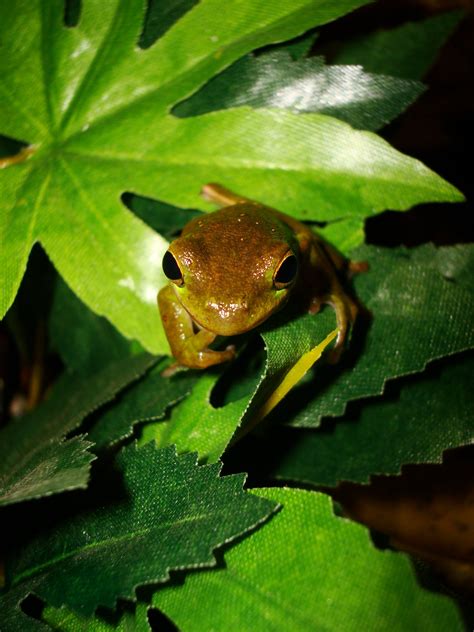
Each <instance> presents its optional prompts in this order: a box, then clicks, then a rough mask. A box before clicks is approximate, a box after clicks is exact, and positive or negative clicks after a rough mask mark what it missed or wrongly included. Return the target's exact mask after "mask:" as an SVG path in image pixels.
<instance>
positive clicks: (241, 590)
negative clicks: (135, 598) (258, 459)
mask: <svg viewBox="0 0 474 632" xmlns="http://www.w3.org/2000/svg"><path fill="white" fill-rule="evenodd" d="M258 492H259V494H261V495H263V496H265V497H266V498H269V499H273V500H275V501H278V502H280V503H281V504H282V505H283V508H282V510H281V511H280V512H279V513H278V514H277V515H276V516H275V517H274V518H273V519H272V521H271V522H270V523H269V524H268V525H267V526H266V527H265V528H264V529H262V530H260V531H258V532H257V533H255V534H254V535H253V536H252V537H251V538H249V539H247V540H245V541H243V542H241V543H239V544H237V545H236V546H235V547H234V548H233V549H232V550H230V551H227V552H226V553H225V563H224V564H222V565H221V567H220V568H218V569H216V570H213V571H212V572H206V571H204V572H198V573H193V574H192V575H188V576H187V577H186V579H185V581H184V584H183V585H174V586H173V585H169V587H163V588H162V589H160V590H158V591H157V592H156V593H155V595H154V597H153V605H154V606H156V607H158V608H160V609H161V610H163V611H164V612H165V614H166V615H167V616H168V617H170V618H171V619H172V620H173V622H174V623H175V624H176V625H177V626H178V627H179V629H180V630H182V632H191V631H193V632H194V631H196V632H197V631H200V630H202V631H207V630H211V629H213V630H224V629H225V630H229V631H233V630H235V631H237V630H239V631H240V630H243V629H244V630H256V631H259V630H262V631H265V632H266V631H267V630H272V631H275V632H276V631H278V630H282V631H283V630H284V631H285V632H286V631H296V630H301V631H302V632H303V631H304V632H306V631H307V630H327V631H331V630H334V631H336V630H347V631H356V630H360V626H361V621H363V622H364V627H365V629H368V630H374V631H376V630H380V631H382V630H387V629H390V630H400V632H401V631H405V630H410V629H416V628H417V627H418V626H419V624H420V622H422V624H423V627H425V626H426V627H427V628H428V629H430V630H440V631H442V630H448V629H449V630H462V629H464V628H463V625H462V622H461V618H460V616H459V613H458V612H457V611H456V608H455V606H454V604H453V603H452V602H451V601H450V600H449V599H448V598H446V597H443V596H440V595H435V594H430V593H429V592H427V591H426V590H425V589H423V588H421V587H420V586H419V585H418V584H417V582H416V579H415V576H414V573H413V570H412V568H411V566H410V563H409V561H408V559H407V558H406V557H405V556H402V555H401V554H399V553H394V552H392V551H378V550H376V549H375V548H374V546H373V545H372V543H371V542H370V539H369V537H368V533H367V531H366V530H365V529H364V528H363V527H361V526H360V525H357V524H354V523H352V522H349V521H347V520H344V519H342V518H336V517H335V516H334V514H333V512H332V506H331V500H330V499H329V498H328V497H327V496H324V495H323V494H316V493H312V492H306V491H301V490H294V489H284V488H283V489H276V488H273V489H259V490H258ZM355 551H356V552H357V554H354V552H355ZM209 603H212V608H210V607H209Z"/></svg>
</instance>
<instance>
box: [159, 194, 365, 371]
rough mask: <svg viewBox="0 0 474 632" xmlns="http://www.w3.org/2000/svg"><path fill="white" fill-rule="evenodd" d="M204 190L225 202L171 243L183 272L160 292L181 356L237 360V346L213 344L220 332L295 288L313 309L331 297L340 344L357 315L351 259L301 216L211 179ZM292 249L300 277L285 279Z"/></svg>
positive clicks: (202, 361)
mask: <svg viewBox="0 0 474 632" xmlns="http://www.w3.org/2000/svg"><path fill="white" fill-rule="evenodd" d="M203 195H204V196H205V197H206V198H207V199H209V200H212V201H213V202H216V203H218V204H219V205H220V206H221V207H223V208H221V209H220V210H218V211H215V212H214V213H210V214H208V215H202V216H200V217H197V218H195V219H193V220H192V221H190V222H189V223H188V224H186V226H185V227H184V229H183V231H182V233H181V235H180V237H178V238H177V239H176V240H175V241H173V242H172V243H171V244H170V246H169V249H168V253H170V254H171V255H172V256H170V254H167V255H165V257H168V259H171V260H172V263H173V266H175V267H174V268H173V269H174V270H176V271H177V273H176V274H174V275H173V274H172V275H171V276H172V277H173V278H172V280H170V283H169V284H168V285H167V286H165V287H163V288H162V289H161V290H160V292H159V293H158V306H159V310H160V314H161V319H162V321H163V327H164V329H165V333H166V336H167V338H168V341H169V344H170V347H171V351H172V353H173V355H174V357H175V358H176V360H177V362H178V363H179V364H180V365H183V366H187V367H190V368H199V369H204V368H206V367H209V366H212V365H214V364H220V363H221V362H225V361H227V360H231V359H232V358H233V357H234V355H235V350H234V347H231V346H229V347H227V348H226V349H225V350H223V351H215V350H213V349H210V348H209V345H210V344H212V342H213V341H214V340H215V338H216V337H217V336H233V335H235V334H241V333H244V332H246V331H248V330H250V329H253V328H254V327H256V326H257V325H259V324H260V323H262V322H263V321H264V320H266V319H267V318H268V317H269V316H271V315H272V314H273V313H275V312H276V311H277V310H278V309H280V308H281V307H282V306H283V305H284V304H285V303H286V302H287V301H288V299H289V297H290V296H295V295H297V296H298V300H300V301H304V302H305V303H306V307H307V309H308V311H310V312H311V313H315V312H317V311H318V310H319V308H320V306H321V305H322V304H323V303H328V304H330V305H332V307H333V308H334V309H335V311H336V316H337V323H338V327H339V332H338V338H337V342H336V353H337V351H340V350H341V348H342V345H343V343H344V339H345V337H346V334H347V329H348V326H349V324H350V323H352V322H353V321H354V320H355V317H356V315H357V305H356V303H355V302H354V301H353V299H352V298H351V297H350V296H348V295H347V294H346V293H345V291H344V289H343V288H342V285H341V283H340V281H339V278H338V274H337V271H338V270H341V269H342V268H343V267H344V265H345V263H346V261H345V260H344V259H343V258H342V257H341V255H339V253H337V252H336V251H335V250H334V249H333V248H332V247H331V246H329V245H328V244H327V243H326V242H324V241H323V240H322V239H321V237H319V236H318V235H316V234H315V233H313V231H312V230H311V229H310V228H308V227H307V226H305V225H304V224H302V223H301V222H299V221H297V220H296V219H294V218H292V217H289V216H287V215H285V214H284V213H280V212H279V211H277V210H275V209H272V208H270V207H267V206H264V205H262V204H260V203H258V202H253V201H252V200H248V199H246V198H242V197H240V196H238V195H235V194H234V193H232V192H231V191H228V190H227V189H224V187H221V186H220V185H217V184H208V185H206V186H205V187H204V188H203ZM292 256H294V257H296V260H297V266H296V265H295V266H294V271H295V274H294V278H293V279H290V282H287V281H288V278H285V279H284V281H286V282H285V283H279V282H278V274H279V272H278V271H279V270H280V266H281V264H282V262H283V261H284V260H285V259H287V258H288V257H292ZM173 258H174V261H173ZM292 262H293V263H295V264H296V262H295V261H294V259H293V260H292ZM176 265H177V267H176ZM289 267H290V268H291V267H292V266H291V265H290V266H289ZM178 268H179V270H178ZM164 269H165V272H166V266H164ZM282 269H283V268H282ZM172 271H173V270H172ZM168 273H169V270H168ZM287 276H288V273H287ZM290 276H291V271H290ZM174 277H176V278H174Z"/></svg>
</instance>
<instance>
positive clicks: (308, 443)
mask: <svg viewBox="0 0 474 632" xmlns="http://www.w3.org/2000/svg"><path fill="white" fill-rule="evenodd" d="M473 373H474V357H473V356H472V355H470V356H467V357H465V358H464V359H461V360H457V361H456V362H455V363H450V364H448V365H447V366H446V368H444V369H443V371H442V372H441V375H439V372H438V371H431V372H430V374H429V375H427V376H425V375H422V376H420V377H417V379H416V380H412V381H411V382H409V383H408V384H407V385H406V386H404V387H403V388H402V389H401V391H400V393H399V394H398V395H392V396H391V397H389V398H387V397H384V399H380V400H374V401H371V402H367V403H366V404H365V405H363V406H362V408H361V410H360V411H359V414H348V415H346V416H345V417H344V418H343V419H338V420H337V423H336V424H334V423H328V424H323V426H322V427H321V428H319V429H318V430H300V429H281V430H276V431H275V433H276V437H275V434H274V435H273V440H275V438H276V441H277V443H278V444H279V445H280V447H281V449H280V450H279V454H280V455H281V459H280V460H279V463H278V466H277V467H276V469H275V471H274V474H275V475H276V476H277V477H278V478H283V479H286V480H289V479H291V480H297V481H305V482H306V483H312V484H314V485H336V484H337V483H338V482H339V481H343V480H348V481H356V482H359V483H367V482H368V481H369V479H370V476H371V475H372V474H398V473H399V472H400V470H401V467H402V465H405V464H407V463H441V461H442V456H443V452H444V451H445V450H447V449H449V448H456V447H459V446H462V445H467V444H471V443H472V442H473V441H474V421H473V418H472V408H473V404H474V396H473V391H472V375H473Z"/></svg>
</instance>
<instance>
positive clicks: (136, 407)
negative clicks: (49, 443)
mask: <svg viewBox="0 0 474 632" xmlns="http://www.w3.org/2000/svg"><path fill="white" fill-rule="evenodd" d="M167 364H168V363H166V362H160V363H159V364H158V365H157V366H156V367H155V368H154V369H153V370H152V371H150V372H149V373H148V375H146V376H145V377H144V378H143V379H141V380H140V381H139V382H137V383H136V384H132V386H130V387H129V388H128V389H127V390H126V391H124V392H123V393H122V394H121V395H120V397H119V398H118V400H117V401H116V402H112V403H111V405H110V406H109V407H108V408H106V409H105V410H104V412H103V413H101V414H100V415H99V416H98V417H97V418H96V419H95V421H94V425H93V426H92V428H91V430H90V431H89V433H88V439H90V440H91V441H93V442H94V443H95V444H96V445H97V447H98V448H103V447H105V446H107V445H112V444H114V443H117V442H119V441H122V440H123V439H125V438H126V437H129V436H131V434H132V431H133V427H134V426H135V425H137V424H139V423H142V422H144V421H151V420H158V419H162V418H163V417H164V416H165V413H166V411H167V409H169V408H171V407H172V406H173V405H174V404H176V403H177V402H179V401H180V400H181V399H183V398H184V397H185V396H186V395H188V393H189V392H190V391H191V388H192V386H193V384H194V383H195V382H196V381H197V380H198V373H197V372H196V371H181V372H179V373H177V374H175V375H174V376H172V377H163V376H162V375H161V373H162V371H163V369H164V368H165V366H167ZM163 425H164V424H163ZM171 443H174V441H172V442H171ZM166 445H169V444H166ZM196 447H199V446H196ZM193 449H194V448H193Z"/></svg>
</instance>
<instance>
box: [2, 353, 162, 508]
mask: <svg viewBox="0 0 474 632" xmlns="http://www.w3.org/2000/svg"><path fill="white" fill-rule="evenodd" d="M155 361H156V360H155V358H153V357H151V356H149V355H148V354H142V355H140V356H136V357H135V358H132V359H125V360H122V361H120V362H118V363H113V364H110V365H108V366H107V367H105V368H103V369H102V370H100V371H97V372H96V373H93V374H90V375H88V376H84V377H78V376H77V375H76V374H72V373H70V374H68V373H67V374H65V375H64V376H63V377H62V378H61V379H60V380H59V381H58V382H57V384H56V385H55V389H54V392H53V393H52V394H51V396H50V398H49V399H47V400H46V401H45V402H44V403H43V404H42V405H41V406H39V407H38V408H37V409H36V410H35V411H33V412H32V413H30V414H29V415H28V416H27V417H24V418H23V419H19V420H18V421H16V422H10V423H9V424H8V425H7V426H6V427H5V428H4V429H3V430H2V431H1V432H0V505H3V504H10V503H15V502H20V501H23V500H27V499H30V498H38V497H39V496H44V495H49V494H53V493H57V492H60V491H63V490H65V489H73V488H78V487H85V486H86V485H87V481H88V479H89V468H90V463H91V461H92V460H93V458H94V457H93V455H92V454H90V453H88V452H86V450H87V448H88V447H90V445H91V444H90V443H89V442H86V441H84V440H83V439H81V438H78V437H75V438H73V439H70V440H69V441H64V437H65V436H66V435H67V434H68V433H70V432H72V431H73V430H75V429H76V428H77V427H78V426H79V424H80V423H81V422H82V420H83V419H84V418H85V417H86V415H88V414H89V413H90V412H92V411H93V410H95V409H97V408H98V407H99V406H101V405H102V404H104V403H105V402H107V401H109V400H110V399H112V397H114V396H115V394H116V393H117V392H118V391H120V390H121V389H122V388H124V386H126V385H127V384H129V383H130V382H132V381H133V380H135V379H137V378H138V377H139V376H140V375H142V374H143V373H144V372H145V371H146V370H147V369H148V368H149V367H150V366H151V365H152V364H153V363H154V362H155Z"/></svg>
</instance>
